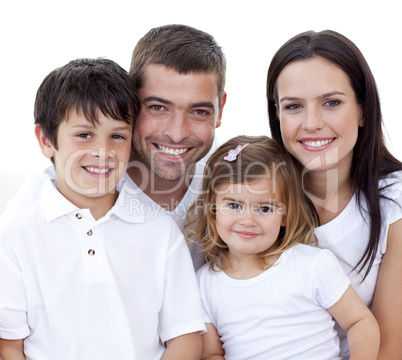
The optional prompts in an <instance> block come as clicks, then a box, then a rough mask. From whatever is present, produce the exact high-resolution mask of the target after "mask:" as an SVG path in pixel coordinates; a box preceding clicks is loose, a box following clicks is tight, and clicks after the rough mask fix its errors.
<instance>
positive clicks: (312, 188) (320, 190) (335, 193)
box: [303, 168, 354, 225]
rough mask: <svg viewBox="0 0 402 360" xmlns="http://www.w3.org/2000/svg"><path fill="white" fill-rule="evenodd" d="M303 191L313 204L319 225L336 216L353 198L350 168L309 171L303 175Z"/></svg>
mask: <svg viewBox="0 0 402 360" xmlns="http://www.w3.org/2000/svg"><path fill="white" fill-rule="evenodd" d="M303 180H304V190H305V191H306V192H307V195H308V196H309V198H310V199H311V201H312V202H313V204H314V206H315V208H316V210H317V213H318V216H319V219H320V223H321V225H323V224H325V223H327V222H329V221H331V220H332V219H334V218H335V217H336V216H338V215H339V214H340V213H341V212H342V210H343V209H344V208H345V207H346V205H347V204H348V203H349V202H350V200H351V198H352V197H353V193H354V189H353V187H352V177H351V171H350V168H349V170H348V171H345V169H338V168H334V169H331V170H325V171H314V170H313V171H309V172H307V173H306V174H305V175H304V178H303Z"/></svg>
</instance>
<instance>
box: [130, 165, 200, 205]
mask: <svg viewBox="0 0 402 360" xmlns="http://www.w3.org/2000/svg"><path fill="white" fill-rule="evenodd" d="M137 161H138V160H137ZM142 165H143V166H142V167H140V168H138V167H130V168H129V169H128V170H127V173H128V175H129V176H130V178H131V179H132V180H133V181H134V182H135V184H136V185H137V186H138V187H139V188H140V190H141V191H143V192H144V193H145V194H146V195H147V196H148V197H150V198H151V199H152V200H153V201H155V202H156V203H157V204H158V205H159V206H161V207H162V208H164V209H166V210H168V211H173V210H174V209H175V208H176V207H177V205H178V204H179V203H180V201H181V200H182V199H183V197H184V195H185V194H186V192H187V190H188V187H189V184H190V183H191V180H192V178H193V175H194V172H195V167H192V169H191V171H189V172H187V173H186V175H185V176H184V177H183V178H181V179H179V180H165V179H161V178H159V177H157V176H156V175H155V174H154V173H153V172H152V171H151V169H149V167H147V166H146V165H145V164H142Z"/></svg>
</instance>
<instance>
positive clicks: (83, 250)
mask: <svg viewBox="0 0 402 360" xmlns="http://www.w3.org/2000/svg"><path fill="white" fill-rule="evenodd" d="M133 197H134V195H133V194H129V193H127V192H126V189H125V186H124V185H123V186H122V189H121V193H120V196H119V198H118V200H117V202H116V204H115V206H114V207H113V208H112V209H111V210H110V211H109V212H108V213H107V214H106V215H105V216H104V217H103V218H101V219H99V220H98V221H96V220H95V219H94V218H93V217H92V215H91V213H90V211H89V210H88V209H78V208H77V207H76V206H75V205H73V204H72V203H70V202H69V201H68V200H67V199H65V198H64V197H63V196H62V195H61V194H60V193H59V192H58V191H57V189H56V188H55V186H54V185H53V183H52V180H50V179H48V180H47V181H46V183H45V185H44V187H43V192H42V194H41V196H40V199H39V201H38V202H37V204H35V205H33V206H31V207H29V208H27V209H26V210H24V211H22V212H19V213H18V215H16V216H14V217H12V218H10V219H8V220H7V221H5V222H4V223H3V224H2V226H1V229H0V273H1V274H2V276H1V277H0V289H1V293H2V294H1V297H0V337H1V338H5V339H20V338H25V337H27V338H26V339H25V342H24V347H25V353H26V356H27V359H74V360H76V359H97V360H101V359H108V360H109V359H139V360H143V359H160V358H161V356H162V354H163V352H164V346H163V342H165V341H166V340H169V339H171V338H174V337H177V336H180V335H182V334H185V333H189V332H195V331H200V330H203V329H204V322H203V320H202V315H201V310H200V303H199V301H200V300H199V293H198V288H197V284H196V281H195V276H194V271H193V266H192V263H191V258H190V255H189V251H188V248H187V246H186V244H185V241H184V239H183V236H182V234H181V232H180V230H179V229H178V228H177V226H176V225H175V224H174V222H173V221H172V220H171V219H170V218H169V217H167V216H158V215H157V214H156V215H155V214H153V216H152V217H150V216H148V215H144V214H138V213H137V214H133V213H130V202H131V201H132V199H133Z"/></svg>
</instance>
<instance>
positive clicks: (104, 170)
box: [85, 166, 112, 174]
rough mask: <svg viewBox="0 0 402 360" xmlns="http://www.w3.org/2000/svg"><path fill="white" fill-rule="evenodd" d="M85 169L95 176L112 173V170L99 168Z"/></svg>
mask: <svg viewBox="0 0 402 360" xmlns="http://www.w3.org/2000/svg"><path fill="white" fill-rule="evenodd" d="M85 169H87V170H88V171H89V172H92V173H95V174H106V173H110V172H111V171H112V169H109V168H108V169H106V168H104V169H99V168H94V167H92V166H90V167H86V168H85Z"/></svg>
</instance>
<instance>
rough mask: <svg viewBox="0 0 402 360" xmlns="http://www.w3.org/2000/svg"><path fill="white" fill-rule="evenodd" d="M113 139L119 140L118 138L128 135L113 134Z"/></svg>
mask: <svg viewBox="0 0 402 360" xmlns="http://www.w3.org/2000/svg"><path fill="white" fill-rule="evenodd" d="M111 138H112V139H115V140H118V139H125V138H126V137H125V136H123V135H119V134H113V135H112V136H111Z"/></svg>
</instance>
